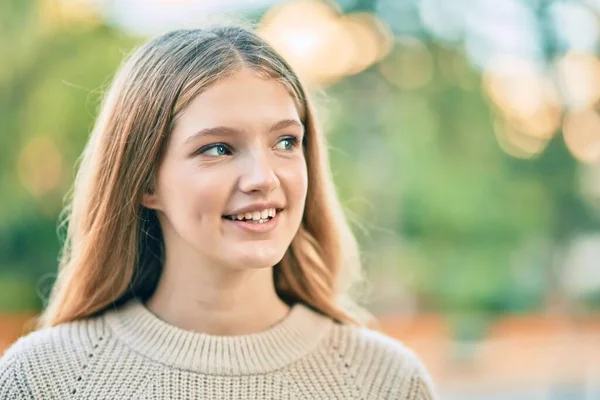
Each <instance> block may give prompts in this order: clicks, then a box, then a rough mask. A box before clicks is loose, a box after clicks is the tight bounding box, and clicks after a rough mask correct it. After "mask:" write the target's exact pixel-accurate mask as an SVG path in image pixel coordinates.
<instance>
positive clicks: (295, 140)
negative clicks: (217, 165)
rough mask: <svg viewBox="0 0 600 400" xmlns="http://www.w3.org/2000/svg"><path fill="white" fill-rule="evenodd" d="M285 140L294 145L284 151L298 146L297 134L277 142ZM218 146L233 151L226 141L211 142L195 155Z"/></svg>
mask: <svg viewBox="0 0 600 400" xmlns="http://www.w3.org/2000/svg"><path fill="white" fill-rule="evenodd" d="M283 140H289V141H290V142H292V147H291V148H289V149H285V150H284V151H292V150H294V149H295V148H296V147H298V142H299V139H298V137H296V136H285V137H282V138H281V140H280V141H279V142H277V144H279V143H281V142H282V141H283ZM218 146H224V147H225V148H226V149H227V150H228V151H229V152H231V149H230V148H229V146H228V145H226V144H225V143H213V144H209V145H206V146H203V147H201V148H199V149H198V150H197V151H196V153H194V155H200V154H204V153H206V152H207V151H209V150H212V149H214V148H215V147H218ZM224 155H229V154H224ZM213 157H222V156H213Z"/></svg>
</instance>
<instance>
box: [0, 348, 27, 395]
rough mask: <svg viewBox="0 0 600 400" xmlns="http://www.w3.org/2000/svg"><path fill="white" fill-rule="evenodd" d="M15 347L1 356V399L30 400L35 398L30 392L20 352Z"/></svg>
mask: <svg viewBox="0 0 600 400" xmlns="http://www.w3.org/2000/svg"><path fill="white" fill-rule="evenodd" d="M14 350H15V349H14V346H13V348H9V350H8V351H7V352H6V353H5V354H4V356H2V357H1V358H0V399H2V400H29V399H33V397H31V396H30V395H28V393H30V391H29V390H28V389H27V383H26V381H25V374H24V372H23V369H22V366H21V362H20V360H19V357H18V354H16V351H14Z"/></svg>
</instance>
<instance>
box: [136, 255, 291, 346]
mask: <svg viewBox="0 0 600 400" xmlns="http://www.w3.org/2000/svg"><path fill="white" fill-rule="evenodd" d="M175 272H177V273H175ZM201 272H202V273H199V269H195V270H194V269H190V270H189V271H181V268H179V270H178V271H175V269H174V268H171V267H170V266H169V265H167V264H165V268H164V269H163V275H162V276H161V279H160V281H159V284H158V286H157V288H156V291H155V292H154V294H153V295H152V297H151V298H150V299H148V301H147V302H146V307H147V308H148V309H149V310H150V311H151V312H152V313H153V314H155V315H156V316H157V317H159V318H160V319H162V320H163V321H165V322H167V323H168V324H170V325H173V326H176V327H178V328H181V329H184V330H187V331H194V332H201V333H207V334H210V335H220V336H230V335H245V334H251V333H256V332H262V331H264V330H266V329H268V328H269V327H271V326H273V325H275V324H276V323H277V322H279V321H280V320H282V319H283V318H284V317H285V316H286V315H287V314H288V312H289V310H290V307H289V306H288V305H287V304H286V303H285V302H283V301H282V300H281V299H280V298H279V297H278V296H277V293H276V291H275V285H274V282H273V268H272V267H270V268H264V269H260V270H235V271H222V270H221V271H218V273H216V274H212V276H211V274H210V273H207V271H206V270H204V269H203V270H202V271H201Z"/></svg>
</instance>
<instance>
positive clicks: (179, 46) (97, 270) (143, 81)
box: [38, 26, 371, 327]
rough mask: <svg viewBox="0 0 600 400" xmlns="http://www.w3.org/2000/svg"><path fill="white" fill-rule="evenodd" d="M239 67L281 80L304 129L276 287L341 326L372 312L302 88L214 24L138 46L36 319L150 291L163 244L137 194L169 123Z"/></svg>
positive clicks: (93, 153) (106, 111)
mask: <svg viewBox="0 0 600 400" xmlns="http://www.w3.org/2000/svg"><path fill="white" fill-rule="evenodd" d="M242 67H246V68H251V69H253V70H254V71H256V72H257V73H258V74H260V75H261V76H264V77H265V78H268V79H275V80H277V81H278V82H280V83H282V84H283V85H285V87H286V88H287V89H288V91H289V92H290V94H291V95H292V96H293V98H294V99H295V101H296V103H297V106H298V109H299V113H300V117H301V119H302V122H303V124H304V126H305V131H306V134H305V142H304V143H303V148H304V151H305V157H306V162H307V168H308V194H307V199H306V205H305V210H304V215H303V219H302V222H301V226H300V229H299V230H298V233H297V235H296V236H295V237H294V239H293V240H292V243H291V244H290V246H289V248H288V250H287V251H286V253H285V255H284V257H283V259H282V260H281V261H280V262H279V263H278V265H276V266H275V267H274V268H273V274H274V282H275V288H276V291H277V293H278V295H279V296H280V297H281V298H282V299H283V300H285V301H286V302H288V303H289V304H291V303H293V302H302V303H304V304H306V305H307V306H309V307H311V308H313V309H315V310H316V311H318V312H320V313H322V314H324V315H327V316H329V317H331V318H333V319H334V320H336V321H338V322H340V323H349V324H358V325H362V324H364V323H365V322H366V321H367V320H369V319H370V318H371V315H370V314H369V313H368V312H366V311H365V310H364V309H363V308H362V307H361V306H359V305H358V302H357V301H356V300H355V299H353V295H352V294H351V290H352V289H353V288H354V287H355V284H356V283H360V282H361V281H363V276H362V268H361V262H360V255H359V250H358V245H357V243H356V239H355V237H354V235H353V233H352V231H351V229H350V227H349V225H348V223H347V220H346V218H345V216H344V212H343V210H342V206H341V204H340V201H339V200H338V198H337V195H336V190H335V187H334V185H333V180H332V176H331V172H330V169H329V162H328V156H327V149H326V146H325V141H324V138H323V136H322V134H321V133H320V132H319V130H318V129H317V123H316V121H315V115H314V111H313V109H312V106H311V103H310V101H309V98H308V97H307V93H306V92H305V89H304V87H303V86H302V84H301V82H300V81H299V79H298V77H297V76H296V74H294V72H293V71H292V69H291V68H290V66H289V65H288V64H287V63H286V61H285V60H283V58H282V57H281V56H280V55H279V54H277V52H275V51H274V50H273V49H272V48H271V47H270V46H269V45H268V44H267V43H266V42H265V41H264V40H262V39H261V38H260V37H259V36H258V35H257V34H256V33H254V32H252V31H251V30H249V29H246V28H242V27H238V26H217V27H213V28H209V29H186V30H177V31H172V32H168V33H166V34H163V35H161V36H159V37H157V38H155V39H153V40H151V41H149V42H147V43H146V44H144V45H143V46H141V47H140V48H139V49H137V50H136V51H135V52H133V54H132V55H131V56H130V57H129V59H128V60H127V61H126V62H124V64H123V65H122V66H121V68H120V70H119V71H118V73H117V75H116V76H115V78H114V80H113V83H112V85H111V87H110V89H109V91H108V92H107V94H106V96H105V97H104V99H103V102H102V105H101V109H100V114H99V116H98V119H97V121H96V124H95V126H94V129H93V131H92V133H91V136H90V139H89V141H88V144H87V146H86V148H85V150H84V152H83V154H82V159H81V165H80V167H79V170H78V174H77V177H76V179H75V183H74V186H73V192H72V200H71V202H70V204H69V206H67V207H66V208H65V214H64V215H65V216H66V219H65V222H66V223H68V229H67V234H66V238H65V243H64V246H63V250H62V253H61V258H60V263H59V271H58V276H57V280H56V282H55V284H54V286H53V288H52V292H51V294H50V296H49V299H48V303H47V305H46V308H45V310H44V312H43V313H42V315H41V316H40V318H39V319H38V327H48V326H55V325H57V324H60V323H63V322H70V321H74V320H77V319H82V318H87V317H90V316H93V315H95V314H98V313H101V312H103V311H104V310H106V309H107V308H110V307H114V306H118V305H119V304H122V303H124V302H125V301H127V300H128V299H130V298H132V297H134V296H135V297H140V298H142V299H143V300H146V299H148V298H149V297H150V296H151V295H152V293H153V292H154V290H155V288H156V285H157V283H158V280H159V278H160V274H161V270H162V261H161V260H162V258H163V254H164V253H163V251H164V249H163V240H162V233H161V229H160V225H159V223H158V219H157V217H156V214H155V212H154V211H153V210H150V209H148V208H145V207H143V206H142V205H141V204H140V202H141V198H142V195H143V193H145V192H151V191H152V190H153V186H154V179H155V177H156V172H157V168H158V166H159V163H160V160H161V157H162V155H163V153H164V151H165V148H166V145H167V142H168V138H169V133H170V131H171V129H172V126H173V122H174V121H175V120H177V118H178V116H179V115H180V114H181V113H182V111H183V110H185V109H186V107H187V105H188V104H189V103H190V101H191V100H192V99H194V98H195V97H196V96H197V95H198V94H200V93H202V91H204V90H206V88H207V87H209V86H210V85H212V84H214V83H215V82H217V81H218V80H220V79H223V77H226V76H230V75H231V74H233V73H235V72H236V71H238V70H239V69H240V68H242ZM357 293H358V292H357Z"/></svg>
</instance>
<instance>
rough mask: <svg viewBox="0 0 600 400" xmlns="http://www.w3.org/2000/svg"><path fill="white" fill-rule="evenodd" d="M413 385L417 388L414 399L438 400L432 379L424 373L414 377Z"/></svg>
mask: <svg viewBox="0 0 600 400" xmlns="http://www.w3.org/2000/svg"><path fill="white" fill-rule="evenodd" d="M412 383H413V385H414V386H413V387H414V389H415V391H414V393H415V396H414V400H437V399H438V397H437V395H436V394H435V391H434V387H433V384H432V382H431V379H429V378H428V377H425V376H422V375H415V376H414V377H413V382H412Z"/></svg>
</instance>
